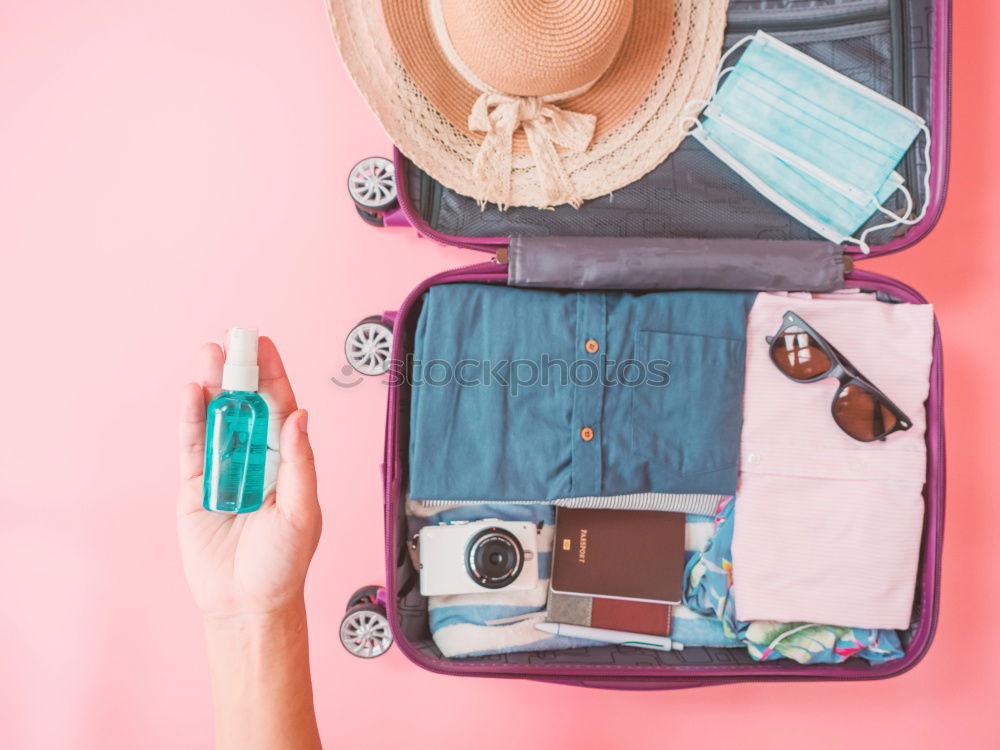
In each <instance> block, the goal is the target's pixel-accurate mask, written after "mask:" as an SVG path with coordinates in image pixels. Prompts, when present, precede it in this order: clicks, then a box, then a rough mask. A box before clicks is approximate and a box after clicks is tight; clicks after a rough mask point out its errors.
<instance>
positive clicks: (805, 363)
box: [771, 328, 832, 380]
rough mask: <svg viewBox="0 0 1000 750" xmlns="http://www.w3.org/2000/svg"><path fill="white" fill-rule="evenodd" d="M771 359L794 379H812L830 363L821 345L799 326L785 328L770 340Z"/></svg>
mask: <svg viewBox="0 0 1000 750" xmlns="http://www.w3.org/2000/svg"><path fill="white" fill-rule="evenodd" d="M771 359H772V360H774V364H776V365H777V366H778V369H779V370H781V371H782V372H783V373H785V375H787V376H788V377H790V378H793V379H794V380H812V379H813V378H815V377H818V376H820V375H822V374H823V373H825V372H829V371H830V369H831V367H832V365H831V363H830V358H829V357H828V356H826V352H824V351H823V349H822V347H820V345H819V344H818V343H816V341H815V340H814V339H813V337H812V336H810V335H809V334H808V333H806V332H805V331H803V330H802V329H801V328H786V329H785V330H784V331H782V333H781V335H780V336H775V337H774V341H772V342H771Z"/></svg>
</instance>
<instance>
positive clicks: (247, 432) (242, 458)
mask: <svg viewBox="0 0 1000 750" xmlns="http://www.w3.org/2000/svg"><path fill="white" fill-rule="evenodd" d="M257 387H258V374H257V331H256V330H252V329H244V328H232V329H230V331H229V340H228V343H227V346H226V364H225V366H224V367H223V370H222V393H220V394H219V395H218V396H216V397H215V398H214V399H212V402H211V403H210V404H209V405H208V413H207V414H206V419H205V479H204V484H203V488H204V497H203V499H202V504H203V505H204V506H205V510H211V511H218V512H221V513H249V512H250V511H254V510H257V509H258V508H259V507H260V506H261V503H263V502H264V462H265V459H266V458H267V404H266V403H265V402H264V399H262V398H261V397H260V395H259V394H258V393H257Z"/></svg>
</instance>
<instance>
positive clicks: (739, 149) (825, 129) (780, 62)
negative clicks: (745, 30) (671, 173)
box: [684, 31, 930, 253]
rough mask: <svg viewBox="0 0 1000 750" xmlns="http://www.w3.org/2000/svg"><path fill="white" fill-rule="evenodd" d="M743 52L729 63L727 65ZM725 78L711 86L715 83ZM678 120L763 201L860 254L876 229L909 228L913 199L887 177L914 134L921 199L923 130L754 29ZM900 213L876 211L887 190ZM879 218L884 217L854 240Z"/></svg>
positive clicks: (895, 107) (897, 109) (905, 113)
mask: <svg viewBox="0 0 1000 750" xmlns="http://www.w3.org/2000/svg"><path fill="white" fill-rule="evenodd" d="M744 45H746V49H745V50H744V52H743V55H742V56H741V57H740V59H739V61H738V62H737V63H736V65H734V66H733V67H731V68H726V67H725V64H726V61H727V59H728V58H729V57H730V55H732V54H733V53H734V52H735V51H736V50H737V49H738V48H740V47H742V46H744ZM723 78H725V80H724V81H723V82H722V84H721V86H720V85H719V81H720V80H722V79H723ZM691 105H696V106H697V108H699V109H701V108H703V110H702V113H701V117H700V118H697V117H694V116H692V117H691V118H689V119H688V121H687V122H686V123H685V125H684V127H689V126H690V125H691V124H692V123H693V127H691V129H690V133H691V135H693V136H694V137H695V138H697V139H698V140H699V141H701V143H702V144H704V145H705V147H706V148H708V149H709V150H710V151H711V152H712V153H714V154H715V155H716V156H718V157H719V158H720V159H722V160H723V161H724V162H725V163H726V164H728V165H729V166H730V167H731V168H732V169H734V170H735V171H736V172H737V173H738V174H739V175H740V176H742V177H743V178H744V179H745V180H746V181H747V182H749V183H750V184H751V185H752V186H753V187H754V188H756V189H757V190H758V191H759V192H760V193H762V194H763V195H764V196H765V197H767V198H768V199H770V200H771V201H772V202H773V203H775V204H776V205H777V206H779V207H780V208H782V209H783V210H785V211H786V212H788V213H789V214H791V215H792V216H794V217H795V218H796V219H798V220H799V221H801V222H802V223H803V224H805V225H806V226H808V227H809V228H810V229H812V230H813V231H815V232H816V233H817V234H819V235H822V236H823V237H825V238H826V239H828V240H830V241H832V242H838V243H842V244H843V243H852V244H857V245H859V246H860V247H861V249H862V250H863V251H864V252H866V253H867V252H868V244H867V242H866V241H865V240H866V238H867V236H868V235H869V234H870V233H871V232H874V231H876V230H878V229H885V228H888V227H894V226H897V225H900V224H903V225H911V224H916V223H917V222H919V221H920V220H921V219H923V217H924V214H926V212H927V203H926V200H925V204H924V208H923V210H922V211H921V213H920V215H919V216H917V217H915V218H909V217H910V216H911V214H912V213H913V197H912V196H911V195H910V192H909V190H907V188H906V186H905V185H904V183H903V178H902V176H901V175H900V174H899V173H898V172H896V171H895V168H896V165H897V164H899V162H900V160H901V159H902V158H903V155H904V154H905V153H906V152H907V150H908V149H909V148H910V146H911V145H913V142H914V141H915V140H916V138H917V136H918V135H919V134H920V133H921V132H923V134H924V137H925V138H926V149H927V154H926V155H927V161H926V163H927V173H926V175H925V184H924V195H925V198H929V195H930V132H929V130H928V129H927V126H926V124H925V123H924V121H923V119H922V118H920V117H919V116H917V115H916V114H914V113H913V112H910V111H909V110H908V109H906V108H905V107H902V106H900V105H899V104H897V103H896V102H894V101H892V100H891V99H887V98H886V97H884V96H882V95H881V94H879V93H877V92H875V91H872V90H871V89H869V88H866V87H865V86H862V85H861V84H860V83H857V82H856V81H853V80H851V79H850V78H848V77H846V76H844V75H841V74H840V73H838V72H837V71H835V70H831V69H830V68H829V67H827V66H825V65H823V64H822V63H820V62H818V61H817V60H814V59H813V58H811V57H809V56H808V55H804V54H803V53H801V52H799V51H798V50H795V49H793V48H792V47H789V46H788V45H787V44H785V43H783V42H780V41H778V40H777V39H775V38H774V37H773V36H770V35H769V34H766V33H764V32H763V31H758V32H757V33H756V34H755V35H754V36H751V37H747V38H745V39H743V40H742V41H740V42H739V43H738V44H736V45H735V46H734V47H733V48H732V49H730V50H729V52H727V53H726V54H725V55H724V56H723V58H722V62H721V63H720V65H719V75H718V78H717V80H716V91H715V93H714V94H713V95H712V97H711V99H710V100H709V101H708V102H704V101H700V102H691V103H690V104H689V106H691ZM897 191H900V192H902V193H903V195H904V198H905V201H906V208H905V209H904V211H903V213H902V214H899V215H897V214H895V213H893V212H892V211H890V210H888V209H887V208H884V207H883V205H882V204H883V203H885V202H886V200H888V199H889V198H890V197H891V196H892V195H893V194H894V193H895V192H897ZM876 211H879V212H881V213H883V214H885V215H886V216H888V217H889V218H890V219H891V220H890V221H889V222H887V223H883V224H879V225H877V226H873V227H870V228H868V229H866V230H865V231H864V232H863V233H862V234H861V236H860V237H857V238H856V237H854V236H853V235H854V233H855V232H856V231H857V230H858V229H859V228H861V226H863V225H864V224H865V222H867V221H868V219H869V218H871V216H872V214H874V213H875V212H876Z"/></svg>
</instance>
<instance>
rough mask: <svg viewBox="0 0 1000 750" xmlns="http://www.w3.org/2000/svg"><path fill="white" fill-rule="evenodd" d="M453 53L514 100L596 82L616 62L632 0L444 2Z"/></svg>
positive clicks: (443, 8)
mask: <svg viewBox="0 0 1000 750" xmlns="http://www.w3.org/2000/svg"><path fill="white" fill-rule="evenodd" d="M439 2H440V8H441V17H442V20H443V21H444V25H445V29H446V32H447V35H448V38H449V41H450V43H451V45H452V47H453V48H454V50H455V53H456V54H457V56H458V58H459V59H460V60H461V62H462V64H464V65H465V66H466V67H467V68H468V69H469V71H471V73H472V74H473V75H474V76H475V77H476V78H478V79H479V80H480V81H482V82H483V83H485V84H487V85H488V86H490V87H491V88H493V89H495V90H497V91H500V92H503V93H505V94H512V95H516V96H549V95H553V94H559V93H563V92H571V91H574V90H575V89H579V88H580V87H583V86H586V85H588V84H590V83H593V82H594V81H596V80H597V79H598V78H600V76H601V74H603V73H604V72H605V71H606V70H607V69H608V68H609V67H610V66H611V64H612V62H614V59H615V56H616V55H617V54H618V50H619V48H620V47H621V45H622V40H623V39H624V38H625V34H626V32H627V31H628V28H629V24H630V22H631V20H632V0H439Z"/></svg>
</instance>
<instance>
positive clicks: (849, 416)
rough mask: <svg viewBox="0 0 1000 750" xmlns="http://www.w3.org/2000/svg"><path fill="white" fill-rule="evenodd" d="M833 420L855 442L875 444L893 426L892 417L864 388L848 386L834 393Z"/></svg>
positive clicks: (894, 419)
mask: <svg viewBox="0 0 1000 750" xmlns="http://www.w3.org/2000/svg"><path fill="white" fill-rule="evenodd" d="M833 418H834V419H835V420H836V422H837V424H838V425H840V428H841V429H842V430H843V431H844V432H846V433H847V434H848V435H850V436H851V437H852V438H854V439H855V440H863V441H865V442H868V441H871V440H878V439H879V438H880V437H882V436H883V435H885V434H886V433H888V432H890V431H891V430H892V429H893V428H894V427H895V426H896V421H897V420H896V415H895V414H893V413H892V412H891V411H890V410H889V408H888V407H887V406H886V405H885V404H884V403H883V402H882V399H881V398H880V397H879V396H878V395H876V394H874V393H872V392H871V391H869V390H868V389H867V388H865V387H863V386H860V385H856V384H853V383H852V384H851V385H846V386H844V387H843V388H841V389H840V390H839V391H838V392H837V399H836V401H834V404H833Z"/></svg>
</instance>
